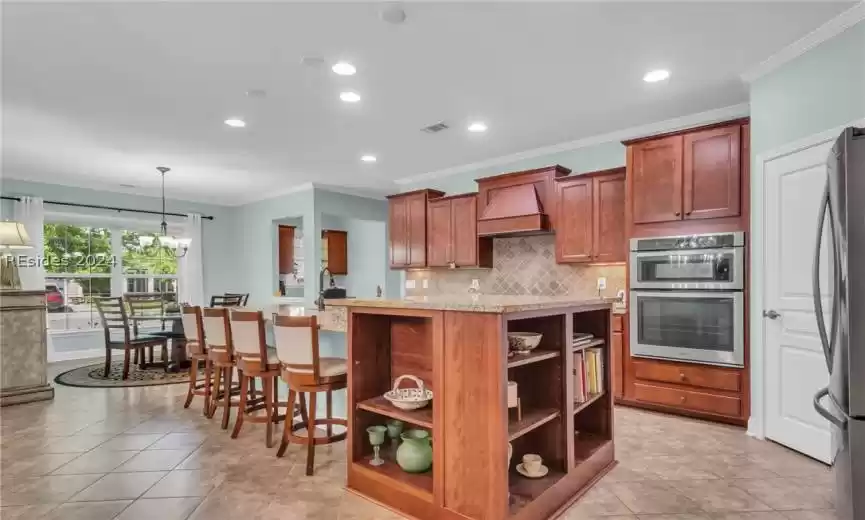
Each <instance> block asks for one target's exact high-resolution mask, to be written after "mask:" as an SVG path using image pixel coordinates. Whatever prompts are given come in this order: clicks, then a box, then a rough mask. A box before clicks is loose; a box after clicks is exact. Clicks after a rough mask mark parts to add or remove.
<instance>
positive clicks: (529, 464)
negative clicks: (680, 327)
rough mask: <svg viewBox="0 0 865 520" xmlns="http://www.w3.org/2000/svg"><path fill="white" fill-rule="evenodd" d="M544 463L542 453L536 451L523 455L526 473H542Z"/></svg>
mask: <svg viewBox="0 0 865 520" xmlns="http://www.w3.org/2000/svg"><path fill="white" fill-rule="evenodd" d="M542 465H543V459H542V458H541V456H540V455H537V454H535V453H526V454H525V455H523V469H525V470H526V473H528V474H529V475H537V474H538V473H540V472H541V466H542Z"/></svg>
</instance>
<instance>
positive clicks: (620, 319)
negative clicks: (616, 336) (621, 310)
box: [613, 314, 625, 332]
mask: <svg viewBox="0 0 865 520" xmlns="http://www.w3.org/2000/svg"><path fill="white" fill-rule="evenodd" d="M624 321H625V317H624V316H622V315H621V314H613V332H622V330H623V328H622V327H623V323H624Z"/></svg>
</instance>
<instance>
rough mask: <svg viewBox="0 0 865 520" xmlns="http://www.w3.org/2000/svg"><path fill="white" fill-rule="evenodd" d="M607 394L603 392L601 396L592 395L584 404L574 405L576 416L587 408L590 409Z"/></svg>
mask: <svg viewBox="0 0 865 520" xmlns="http://www.w3.org/2000/svg"><path fill="white" fill-rule="evenodd" d="M606 393H607V392H601V393H599V394H591V395H590V396H589V397H588V399H586V400H585V401H583V402H582V403H574V414H577V413H580V412H582V411H583V410H585V409H586V408H588V407H589V405H590V404H592V403H594V402H595V401H597V400H598V399H600V398H601V397H603V396H604V394H606Z"/></svg>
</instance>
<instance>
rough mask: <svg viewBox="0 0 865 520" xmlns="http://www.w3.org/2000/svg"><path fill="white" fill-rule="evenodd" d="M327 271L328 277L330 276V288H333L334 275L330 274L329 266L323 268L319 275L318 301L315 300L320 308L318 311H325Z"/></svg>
mask: <svg viewBox="0 0 865 520" xmlns="http://www.w3.org/2000/svg"><path fill="white" fill-rule="evenodd" d="M325 271H327V274H328V276H330V286H331V287H333V286H334V283H333V273H331V272H330V269H328V268H327V266H324V267H322V268H321V271H319V273H318V299H317V300H315V304H316V305H317V306H318V310H320V311H323V310H324V272H325Z"/></svg>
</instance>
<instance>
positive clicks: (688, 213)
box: [685, 211, 693, 215]
mask: <svg viewBox="0 0 865 520" xmlns="http://www.w3.org/2000/svg"><path fill="white" fill-rule="evenodd" d="M691 213H693V211H686V212H685V215H690V214H691Z"/></svg>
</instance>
